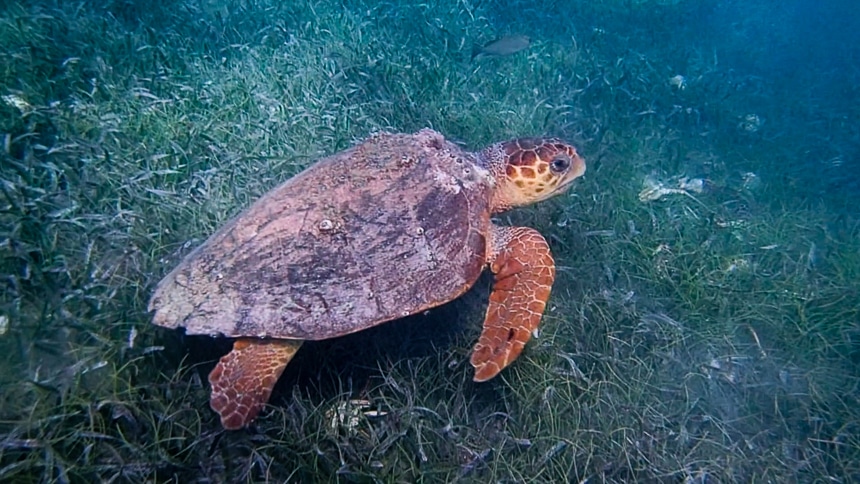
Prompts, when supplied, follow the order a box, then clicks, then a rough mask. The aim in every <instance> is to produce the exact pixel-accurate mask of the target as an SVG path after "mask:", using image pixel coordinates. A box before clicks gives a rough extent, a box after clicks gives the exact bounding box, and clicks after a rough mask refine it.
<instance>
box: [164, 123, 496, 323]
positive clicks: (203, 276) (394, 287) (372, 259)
mask: <svg viewBox="0 0 860 484" xmlns="http://www.w3.org/2000/svg"><path fill="white" fill-rule="evenodd" d="M493 184H494V182H493V179H492V177H491V174H490V172H489V170H488V169H487V168H486V167H485V166H483V165H482V163H481V161H480V160H479V158H478V157H477V156H476V155H475V154H472V153H468V152H465V151H463V150H462V149H460V148H459V147H457V146H456V145H454V144H453V143H450V142H448V141H446V140H445V139H444V137H443V136H442V135H441V134H439V133H436V132H435V131H432V130H422V131H420V132H418V133H415V134H411V135H409V134H377V135H374V136H372V137H370V138H369V139H367V140H366V141H364V142H363V143H361V144H359V145H357V146H355V147H353V148H350V149H348V150H346V151H343V152H340V153H337V154H335V155H333V156H330V157H328V158H324V159H322V160H320V161H318V162H317V163H315V164H314V165H312V166H311V167H309V168H308V169H306V170H305V171H303V172H302V173H300V174H298V175H296V176H295V177H293V178H291V179H290V180H288V181H286V182H285V183H283V184H282V185H280V186H278V187H276V188H275V189H273V190H271V191H270V192H268V193H266V194H265V195H264V196H263V197H261V198H260V199H259V200H257V201H256V202H255V203H254V204H252V205H251V206H250V207H249V208H248V209H246V210H245V211H244V212H243V213H241V214H240V215H238V216H237V217H236V218H234V219H232V220H230V221H229V222H227V223H226V224H225V225H224V226H223V227H222V228H221V229H220V230H218V231H217V232H216V233H215V234H213V235H212V236H211V237H209V239H208V240H206V241H205V242H204V243H203V244H202V245H201V246H200V247H198V248H197V249H195V250H194V251H193V252H191V253H190V254H188V256H187V257H185V259H184V260H183V261H182V262H181V263H180V264H179V266H177V267H176V268H175V269H174V270H173V271H172V272H170V273H169V274H168V275H167V276H166V277H165V278H164V279H163V280H162V281H161V282H160V283H159V284H158V287H157V288H156V290H155V293H154V295H153V297H152V300H151V301H150V304H149V309H150V310H151V311H155V315H154V318H153V322H154V323H155V324H158V325H161V326H166V327H170V328H176V327H184V328H185V330H186V332H187V333H188V334H207V335H224V336H230V337H267V338H284V339H302V340H318V339H326V338H331V337H335V336H341V335H344V334H348V333H352V332H355V331H359V330H362V329H366V328H369V327H371V326H374V325H377V324H380V323H383V322H385V321H389V320H392V319H397V318H400V317H403V316H408V315H410V314H414V313H416V312H420V311H423V310H425V309H428V308H431V307H434V306H437V305H439V304H442V303H445V302H447V301H450V300H452V299H454V298H456V297H458V296H460V295H461V294H463V293H464V292H466V291H467V290H468V289H469V288H470V287H471V286H472V285H473V284H474V283H475V281H476V280H477V278H478V276H479V275H480V273H481V271H482V269H483V267H484V265H485V262H486V251H487V247H486V245H487V244H486V235H487V232H488V230H489V227H490V206H489V204H490V191H491V189H492V186H493Z"/></svg>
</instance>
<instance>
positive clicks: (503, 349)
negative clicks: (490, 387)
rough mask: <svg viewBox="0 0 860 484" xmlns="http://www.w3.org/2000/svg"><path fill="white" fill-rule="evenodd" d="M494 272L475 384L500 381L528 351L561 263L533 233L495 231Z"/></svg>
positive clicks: (476, 355)
mask: <svg viewBox="0 0 860 484" xmlns="http://www.w3.org/2000/svg"><path fill="white" fill-rule="evenodd" d="M490 242H491V243H490V251H489V253H490V254H489V255H490V259H489V263H490V270H491V271H492V272H493V273H494V274H495V283H494V284H493V291H492V292H491V293H490V305H489V306H488V307H487V316H486V318H485V319H484V330H483V331H482V332H481V337H480V338H479V339H478V343H477V344H476V345H475V349H474V351H473V352H472V358H471V363H472V366H474V367H475V378H474V380H475V381H479V382H480V381H486V380H489V379H490V378H493V377H494V376H496V375H497V374H498V373H499V372H500V371H502V369H503V368H504V367H506V366H508V365H509V364H511V362H513V361H514V360H515V359H516V358H517V357H518V356H519V355H520V353H521V352H522V351H523V348H524V347H525V344H526V342H527V341H528V340H529V338H531V335H532V333H533V332H534V331H535V330H536V329H537V327H538V324H539V323H540V320H541V316H543V311H544V308H545V307H546V302H547V300H548V299H549V293H550V290H551V289H552V283H553V280H554V279H555V262H554V261H553V259H552V254H551V253H550V250H549V245H548V244H547V242H546V239H544V238H543V236H541V235H540V234H539V233H538V232H537V231H536V230H534V229H531V228H527V227H493V228H492V232H491V241H490Z"/></svg>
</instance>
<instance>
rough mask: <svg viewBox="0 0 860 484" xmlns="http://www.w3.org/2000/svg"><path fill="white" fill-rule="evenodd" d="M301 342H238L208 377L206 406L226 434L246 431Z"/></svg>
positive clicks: (281, 340) (248, 339) (274, 340)
mask: <svg viewBox="0 0 860 484" xmlns="http://www.w3.org/2000/svg"><path fill="white" fill-rule="evenodd" d="M301 346H302V341H301V340H289V339H258V338H241V339H237V340H236V341H235V342H234V343H233V351H231V352H229V353H227V354H226V355H224V356H223V357H221V360H220V361H219V362H218V364H217V365H215V368H214V369H213V370H212V372H211V373H209V383H210V384H211V385H212V396H211V397H210V399H209V406H210V407H212V410H215V411H216V412H218V415H220V416H221V424H222V425H223V426H224V428H225V429H227V430H236V429H240V428H242V427H246V426H247V425H248V424H250V423H251V422H252V421H253V420H254V419H255V418H256V417H257V414H258V413H260V410H261V409H262V408H263V405H265V404H266V402H268V401H269V396H270V395H271V394H272V388H274V386H275V383H277V381H278V378H280V377H281V373H283V372H284V368H286V367H287V364H288V363H289V362H290V360H292V359H293V356H295V354H296V352H297V351H298V350H299V347H301Z"/></svg>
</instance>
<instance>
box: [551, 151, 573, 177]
mask: <svg viewBox="0 0 860 484" xmlns="http://www.w3.org/2000/svg"><path fill="white" fill-rule="evenodd" d="M568 168H570V157H569V156H567V155H556V156H555V158H553V159H552V161H550V162H549V169H550V170H552V172H553V173H555V174H556V175H561V174H562V173H564V172H566V171H567V169H568Z"/></svg>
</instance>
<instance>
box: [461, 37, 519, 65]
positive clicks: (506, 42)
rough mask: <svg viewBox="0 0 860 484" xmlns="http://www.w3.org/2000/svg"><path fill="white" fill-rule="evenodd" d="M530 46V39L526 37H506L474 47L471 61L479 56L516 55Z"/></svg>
mask: <svg viewBox="0 0 860 484" xmlns="http://www.w3.org/2000/svg"><path fill="white" fill-rule="evenodd" d="M529 45H531V39H529V38H528V36H526V35H506V36H504V37H500V38H498V39H496V40H493V41H492V42H489V43H486V44H484V45H483V46H478V45H476V46H475V47H474V48H473V49H472V60H475V58H476V57H480V56H485V55H487V56H490V55H491V56H505V55H511V54H516V53H517V52H519V51H521V50H524V49H527V48H528V47H529Z"/></svg>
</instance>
